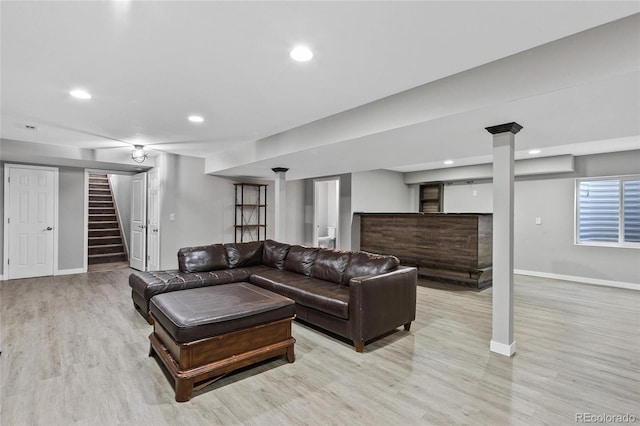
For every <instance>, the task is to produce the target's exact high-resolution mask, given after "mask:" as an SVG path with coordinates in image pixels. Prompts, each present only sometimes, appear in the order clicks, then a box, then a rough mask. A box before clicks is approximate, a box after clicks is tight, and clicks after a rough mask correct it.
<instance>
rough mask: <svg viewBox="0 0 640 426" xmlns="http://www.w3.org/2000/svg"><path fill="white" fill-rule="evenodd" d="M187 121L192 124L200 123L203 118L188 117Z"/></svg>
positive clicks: (197, 116)
mask: <svg viewBox="0 0 640 426" xmlns="http://www.w3.org/2000/svg"><path fill="white" fill-rule="evenodd" d="M189 121H190V122H192V123H202V122H203V121H204V118H202V117H201V116H199V115H190V116H189Z"/></svg>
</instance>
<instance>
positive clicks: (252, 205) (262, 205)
mask: <svg viewBox="0 0 640 426" xmlns="http://www.w3.org/2000/svg"><path fill="white" fill-rule="evenodd" d="M236 207H267V205H266V204H236Z"/></svg>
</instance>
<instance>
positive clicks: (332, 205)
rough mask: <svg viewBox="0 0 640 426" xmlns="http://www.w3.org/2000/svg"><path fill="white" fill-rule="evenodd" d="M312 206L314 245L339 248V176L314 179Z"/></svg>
mask: <svg viewBox="0 0 640 426" xmlns="http://www.w3.org/2000/svg"><path fill="white" fill-rule="evenodd" d="M313 206H314V215H313V218H314V219H313V225H314V226H313V242H314V246H315V247H323V248H339V241H340V240H339V233H340V229H339V226H338V224H339V218H340V178H328V179H316V180H314V182H313Z"/></svg>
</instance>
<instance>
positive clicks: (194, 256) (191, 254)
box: [178, 244, 229, 272]
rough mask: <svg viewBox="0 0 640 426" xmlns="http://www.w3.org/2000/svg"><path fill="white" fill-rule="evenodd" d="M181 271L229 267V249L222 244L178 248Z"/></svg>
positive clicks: (214, 269) (213, 269)
mask: <svg viewBox="0 0 640 426" xmlns="http://www.w3.org/2000/svg"><path fill="white" fill-rule="evenodd" d="M178 268H179V269H180V272H209V271H218V270H220V269H228V268H229V262H228V261H227V251H226V250H225V248H224V246H223V245H222V244H211V245H208V246H197V247H183V248H181V249H180V250H178Z"/></svg>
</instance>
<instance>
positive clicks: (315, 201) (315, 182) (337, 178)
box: [312, 176, 341, 249]
mask: <svg viewBox="0 0 640 426" xmlns="http://www.w3.org/2000/svg"><path fill="white" fill-rule="evenodd" d="M334 181H335V182H337V186H336V218H337V219H336V242H335V247H334V248H336V249H337V248H339V246H340V183H341V182H340V176H331V177H326V178H319V179H314V180H313V244H312V245H313V246H314V247H318V237H319V236H318V192H317V189H316V188H317V185H318V183H323V182H334Z"/></svg>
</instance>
